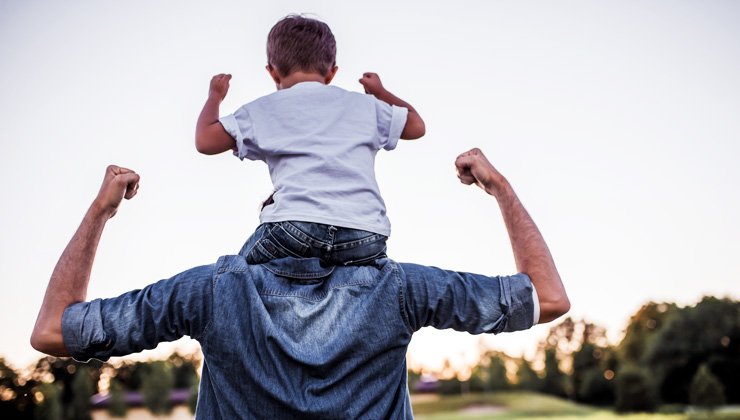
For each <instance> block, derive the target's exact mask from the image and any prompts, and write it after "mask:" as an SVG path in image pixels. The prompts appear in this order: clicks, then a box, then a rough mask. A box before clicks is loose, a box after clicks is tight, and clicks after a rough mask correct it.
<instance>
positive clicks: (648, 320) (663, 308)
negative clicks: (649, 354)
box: [617, 302, 678, 365]
mask: <svg viewBox="0 0 740 420" xmlns="http://www.w3.org/2000/svg"><path fill="white" fill-rule="evenodd" d="M677 310H678V308H677V307H676V305H675V304H673V303H655V302H648V303H646V304H645V305H643V306H642V307H641V308H640V309H639V310H638V311H637V312H636V313H635V314H634V315H632V317H630V321H629V324H628V325H627V328H626V329H625V331H624V333H625V334H624V338H623V339H622V342H621V343H619V347H618V350H617V351H618V354H619V359H620V360H621V362H622V363H626V364H631V365H640V364H641V363H642V362H643V356H644V355H645V353H646V351H647V349H648V348H649V347H650V345H651V344H652V341H653V340H654V339H655V337H656V335H657V332H658V331H659V330H660V329H661V328H662V327H663V326H664V325H665V324H666V322H668V320H670V318H671V317H672V316H673V315H674V314H675V313H676V311H677Z"/></svg>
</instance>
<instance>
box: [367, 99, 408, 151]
mask: <svg viewBox="0 0 740 420" xmlns="http://www.w3.org/2000/svg"><path fill="white" fill-rule="evenodd" d="M408 113H409V110H408V109H406V108H404V107H401V106H395V105H389V104H387V103H385V102H383V101H381V100H379V99H376V100H375V115H376V118H377V124H378V141H379V144H378V146H379V147H378V148H379V149H385V150H393V149H395V148H396V145H397V144H398V139H399V138H401V133H402V132H403V128H404V127H405V126H406V118H407V117H408Z"/></svg>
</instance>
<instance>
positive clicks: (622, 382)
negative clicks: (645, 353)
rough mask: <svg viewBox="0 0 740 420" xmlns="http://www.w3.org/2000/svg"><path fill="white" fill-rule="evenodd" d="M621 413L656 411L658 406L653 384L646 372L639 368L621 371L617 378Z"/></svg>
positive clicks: (618, 407) (618, 403) (617, 406)
mask: <svg viewBox="0 0 740 420" xmlns="http://www.w3.org/2000/svg"><path fill="white" fill-rule="evenodd" d="M616 388H617V402H616V406H615V409H616V410H617V412H619V413H628V412H643V411H648V412H650V411H655V408H656V407H657V405H658V401H657V398H656V397H655V391H654V389H653V384H652V383H651V382H650V379H649V377H648V375H647V374H646V373H645V371H644V370H642V369H640V368H637V367H626V368H624V369H621V370H620V371H619V372H618V373H617V376H616Z"/></svg>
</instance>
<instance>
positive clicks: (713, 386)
mask: <svg viewBox="0 0 740 420" xmlns="http://www.w3.org/2000/svg"><path fill="white" fill-rule="evenodd" d="M689 399H690V401H691V404H693V405H698V406H700V407H705V408H708V409H709V410H714V409H715V408H716V407H718V406H720V405H724V404H725V390H724V387H723V386H722V383H721V382H720V381H719V380H718V379H717V377H716V376H714V375H713V374H712V371H711V370H709V367H708V366H707V365H706V364H704V365H701V366H700V367H699V370H698V371H696V375H694V379H693V380H692V381H691V388H690V390H689Z"/></svg>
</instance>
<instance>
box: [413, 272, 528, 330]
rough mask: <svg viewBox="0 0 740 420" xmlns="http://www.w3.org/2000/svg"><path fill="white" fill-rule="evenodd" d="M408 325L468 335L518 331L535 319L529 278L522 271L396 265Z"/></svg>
mask: <svg viewBox="0 0 740 420" xmlns="http://www.w3.org/2000/svg"><path fill="white" fill-rule="evenodd" d="M401 267H402V268H401V271H402V274H401V278H402V279H404V280H405V287H404V288H402V290H404V291H405V298H404V302H405V310H406V315H407V319H408V322H409V327H410V328H411V330H412V331H416V330H418V329H420V328H422V327H427V326H431V327H435V328H438V329H446V328H452V329H454V330H457V331H465V332H468V333H471V334H481V333H493V334H498V333H500V332H511V331H520V330H526V329H529V328H531V327H532V326H533V325H534V324H535V322H536V321H537V320H536V319H535V318H534V317H535V305H536V302H535V301H534V296H535V295H534V294H533V289H534V286H533V285H532V281H531V280H530V278H529V276H527V275H526V274H522V273H520V274H515V275H513V276H493V277H489V276H484V275H479V274H472V273H462V272H455V271H447V270H442V269H439V268H435V267H426V266H420V265H415V264H402V265H401Z"/></svg>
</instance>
